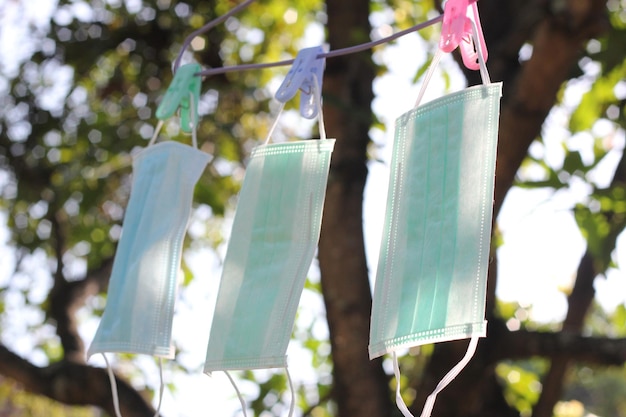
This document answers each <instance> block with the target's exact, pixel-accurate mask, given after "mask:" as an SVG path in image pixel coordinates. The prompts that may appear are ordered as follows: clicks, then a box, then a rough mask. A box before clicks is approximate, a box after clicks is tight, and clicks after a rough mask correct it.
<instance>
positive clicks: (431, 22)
mask: <svg viewBox="0 0 626 417" xmlns="http://www.w3.org/2000/svg"><path fill="white" fill-rule="evenodd" d="M442 20H443V15H441V16H437V17H435V18H433V19H430V20H427V21H426V22H422V23H420V24H418V25H415V26H412V27H410V28H408V29H405V30H402V31H400V32H397V33H394V34H393V35H390V36H387V37H385V38H381V39H378V40H376V41H372V42H367V43H362V44H359V45H355V46H350V47H347V48H342V49H336V50H334V51H330V52H325V53H323V54H319V55H317V56H316V58H318V59H319V58H335V57H338V56H343V55H350V54H355V53H357V52H362V51H366V50H368V49H372V48H373V47H375V46H378V45H382V44H385V43H389V42H391V41H393V40H396V39H398V38H401V37H402V36H405V35H408V34H409V33H413V32H416V31H418V30H422V29H424V28H427V27H428V26H432V25H434V24H435V23H438V22H441V21H442ZM294 62H295V59H286V60H284V61H276V62H267V63H264V64H243V65H234V66H232V67H220V68H210V69H206V70H203V71H200V72H199V73H198V75H204V76H207V75H216V74H225V73H227V72H234V71H246V70H252V69H263V68H271V67H280V66H284V65H291V64H293V63H294Z"/></svg>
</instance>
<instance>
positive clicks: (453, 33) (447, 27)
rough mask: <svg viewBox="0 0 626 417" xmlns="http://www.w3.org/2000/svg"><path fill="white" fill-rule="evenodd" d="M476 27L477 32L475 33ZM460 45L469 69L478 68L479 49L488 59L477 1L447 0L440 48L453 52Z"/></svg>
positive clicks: (485, 58) (462, 55)
mask: <svg viewBox="0 0 626 417" xmlns="http://www.w3.org/2000/svg"><path fill="white" fill-rule="evenodd" d="M474 29H475V30H476V32H475V33H474ZM457 46H458V47H460V50H461V57H462V58H463V64H465V66H466V67H467V68H469V69H472V70H478V69H480V64H479V61H478V49H477V48H480V51H481V52H482V56H483V58H484V60H485V61H487V45H486V44H485V38H484V36H483V29H482V26H481V24H480V18H479V16H478V6H477V5H476V1H471V0H447V1H446V4H445V6H444V10H443V23H442V25H441V38H440V39H439V49H441V50H442V51H444V52H452V51H454V50H455V49H456V48H457Z"/></svg>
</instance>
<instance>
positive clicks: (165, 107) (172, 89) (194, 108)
mask: <svg viewBox="0 0 626 417" xmlns="http://www.w3.org/2000/svg"><path fill="white" fill-rule="evenodd" d="M201 70H202V67H201V66H200V64H197V63H193V64H186V65H183V66H181V67H180V68H179V69H178V71H176V74H174V79H173V80H172V83H171V84H170V86H169V87H168V88H167V91H166V92H165V95H164V96H163V100H161V104H159V107H158V108H157V111H156V117H157V118H158V119H160V120H165V119H169V118H170V117H172V116H173V115H174V113H176V110H178V109H179V108H180V127H181V129H182V130H183V131H184V132H187V133H190V132H192V131H193V130H194V129H195V128H196V124H197V123H198V102H199V101H200V87H201V85H202V79H201V78H200V77H199V76H197V75H196V74H197V73H198V72H200V71H201ZM192 112H193V114H192Z"/></svg>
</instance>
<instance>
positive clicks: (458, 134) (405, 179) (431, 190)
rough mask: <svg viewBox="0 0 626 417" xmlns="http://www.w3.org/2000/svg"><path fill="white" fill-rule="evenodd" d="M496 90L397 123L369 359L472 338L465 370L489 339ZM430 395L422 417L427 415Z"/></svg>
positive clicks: (438, 104) (479, 90)
mask: <svg viewBox="0 0 626 417" xmlns="http://www.w3.org/2000/svg"><path fill="white" fill-rule="evenodd" d="M438 58H439V56H437V57H436V59H435V61H437V60H438ZM434 65H436V62H435V63H434V64H433V68H434ZM501 90H502V84H501V83H497V84H491V83H487V84H486V85H480V86H475V87H470V88H467V89H465V90H463V91H460V92H457V93H453V94H449V95H446V96H444V97H441V98H439V99H437V100H434V101H432V102H430V103H427V104H425V105H422V106H420V107H416V108H414V109H413V110H411V111H409V112H407V113H405V114H404V115H402V116H400V117H399V118H398V119H397V120H396V126H395V140H394V146H393V156H392V162H391V174H390V180H389V192H388V193H389V194H388V198H387V211H386V218H385V224H384V230H383V239H382V244H381V248H380V258H379V264H378V270H377V275H376V284H375V291H374V297H373V310H372V321H371V334H370V345H369V353H370V358H376V357H379V356H381V355H383V354H385V353H392V354H394V358H395V352H396V351H397V350H398V349H402V348H408V347H412V346H419V345H423V344H430V343H437V342H444V341H450V340H456V339H464V338H472V339H473V340H472V343H471V344H470V349H468V354H467V355H466V358H464V359H463V361H464V362H463V361H462V362H463V365H464V364H465V363H467V361H469V359H470V358H471V355H472V354H473V351H474V350H475V347H476V343H477V340H478V337H484V336H485V335H486V321H485V294H486V282H487V268H488V262H489V249H490V236H491V219H492V202H493V188H494V173H495V161H496V144H497V137H498V115H499V105H500V104H499V103H500V96H501ZM395 363H396V365H397V360H395ZM461 369H462V366H460V368H459V367H456V368H455V372H456V373H458V372H460V370H461ZM396 371H397V366H396ZM456 373H455V374H453V375H451V376H450V377H449V378H448V380H447V382H445V383H444V381H442V383H441V384H440V385H441V387H440V388H439V387H438V390H440V389H442V388H443V387H444V386H445V385H446V384H447V383H448V382H449V381H450V380H452V379H453V378H454V377H455V376H456ZM397 375H398V374H397ZM442 384H443V385H442ZM398 385H399V384H398ZM436 392H438V391H436ZM436 392H435V393H433V396H432V401H430V400H431V399H429V401H430V404H428V403H427V407H426V408H428V407H431V408H432V403H433V402H434V396H435V395H436ZM397 397H399V392H398V396H397ZM397 399H398V406H399V407H400V408H401V410H402V411H403V413H404V412H405V411H406V413H405V415H410V413H408V410H406V406H405V405H404V403H403V402H402V401H401V397H400V398H397ZM422 415H430V410H426V409H425V410H424V414H422Z"/></svg>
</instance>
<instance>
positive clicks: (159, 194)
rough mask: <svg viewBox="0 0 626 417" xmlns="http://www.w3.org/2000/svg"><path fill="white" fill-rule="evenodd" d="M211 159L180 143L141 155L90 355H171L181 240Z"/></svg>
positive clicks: (157, 148) (152, 149)
mask: <svg viewBox="0 0 626 417" xmlns="http://www.w3.org/2000/svg"><path fill="white" fill-rule="evenodd" d="M155 136H156V135H155ZM208 161H209V155H208V154H206V153H204V152H202V151H200V150H198V149H195V148H193V147H191V146H187V145H183V144H181V143H177V142H163V143H159V144H157V145H154V146H149V147H148V148H147V149H145V150H143V151H142V152H141V153H140V154H139V155H137V156H136V157H135V159H134V162H133V182H132V192H131V196H130V200H129V202H128V206H127V208H126V214H125V217H124V224H123V230H122V236H121V239H120V241H119V244H118V247H117V252H116V254H115V260H114V262H113V270H112V274H111V280H110V283H109V290H108V296H107V304H106V308H105V310H104V314H103V316H102V320H101V322H100V326H99V327H98V330H97V332H96V335H95V338H94V340H93V342H92V344H91V346H90V348H89V351H88V356H91V355H93V354H94V353H98V352H100V353H103V352H125V353H143V354H148V355H156V356H160V357H166V358H172V357H173V354H174V351H173V348H172V347H171V346H170V344H171V343H170V339H171V328H172V319H173V314H174V301H175V296H176V287H177V281H178V271H179V269H180V260H181V253H182V243H183V238H184V235H185V230H186V228H187V223H188V221H189V215H190V212H191V202H192V197H193V189H194V186H195V184H196V182H197V181H198V179H199V178H200V175H201V174H202V171H203V170H204V168H205V166H206V164H207V163H208Z"/></svg>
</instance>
